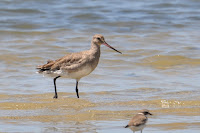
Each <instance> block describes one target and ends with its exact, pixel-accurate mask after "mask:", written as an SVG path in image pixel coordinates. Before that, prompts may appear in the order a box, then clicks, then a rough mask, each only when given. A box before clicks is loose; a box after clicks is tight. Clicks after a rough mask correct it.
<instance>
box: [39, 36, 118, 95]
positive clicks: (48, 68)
mask: <svg viewBox="0 0 200 133" xmlns="http://www.w3.org/2000/svg"><path fill="white" fill-rule="evenodd" d="M101 44H103V45H106V46H107V47H109V48H111V49H113V50H115V51H116V52H119V51H118V50H116V49H114V48H113V47H111V46H110V45H108V44H107V43H106V42H105V39H104V37H103V36H102V35H100V34H97V35H94V36H93V39H92V43H91V48H90V49H89V50H87V51H82V52H79V53H71V54H68V55H66V56H64V57H62V58H60V59H57V60H55V61H53V60H49V61H47V64H44V65H40V66H38V67H37V69H39V71H38V73H42V74H44V75H50V76H53V77H54V87H55V96H54V98H57V97H58V96H57V91H56V79H57V78H59V77H66V78H72V79H76V93H77V97H78V98H79V95H78V81H79V80H80V79H81V78H82V77H84V76H87V75H88V74H90V73H91V72H92V71H93V70H94V69H95V68H96V66H97V65H98V62H99V58H100V53H101V52H100V45H101ZM119 53H121V52H119Z"/></svg>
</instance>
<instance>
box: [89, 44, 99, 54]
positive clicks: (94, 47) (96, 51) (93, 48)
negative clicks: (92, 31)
mask: <svg viewBox="0 0 200 133" xmlns="http://www.w3.org/2000/svg"><path fill="white" fill-rule="evenodd" d="M90 50H91V51H92V53H94V54H99V55H100V53H101V52H100V46H99V45H98V44H95V43H93V42H92V43H91V48H90Z"/></svg>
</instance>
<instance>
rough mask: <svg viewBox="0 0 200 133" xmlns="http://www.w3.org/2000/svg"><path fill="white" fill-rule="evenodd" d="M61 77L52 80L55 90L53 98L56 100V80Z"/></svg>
mask: <svg viewBox="0 0 200 133" xmlns="http://www.w3.org/2000/svg"><path fill="white" fill-rule="evenodd" d="M60 77H61V76H57V77H55V78H54V79H53V83H54V88H55V96H54V97H53V98H58V94H57V90H56V79H57V78H60Z"/></svg>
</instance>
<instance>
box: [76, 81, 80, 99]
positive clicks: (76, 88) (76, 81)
mask: <svg viewBox="0 0 200 133" xmlns="http://www.w3.org/2000/svg"><path fill="white" fill-rule="evenodd" d="M76 95H77V98H79V95H78V81H76Z"/></svg>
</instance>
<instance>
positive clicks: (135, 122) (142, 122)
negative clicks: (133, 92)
mask: <svg viewBox="0 0 200 133" xmlns="http://www.w3.org/2000/svg"><path fill="white" fill-rule="evenodd" d="M147 115H152V114H151V113H150V112H149V110H147V109H144V110H141V111H140V112H139V113H138V114H137V115H135V116H134V117H133V118H132V119H131V120H130V121H129V123H128V125H127V126H125V128H130V129H131V130H132V131H133V133H134V132H136V131H141V133H142V130H143V129H144V127H145V126H146V123H147V120H148V118H147Z"/></svg>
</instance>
